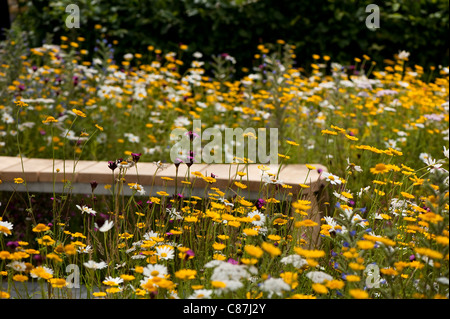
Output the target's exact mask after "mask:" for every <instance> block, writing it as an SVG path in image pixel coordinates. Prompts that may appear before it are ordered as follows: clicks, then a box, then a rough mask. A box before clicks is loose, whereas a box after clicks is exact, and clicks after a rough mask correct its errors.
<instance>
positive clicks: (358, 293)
mask: <svg viewBox="0 0 450 319" xmlns="http://www.w3.org/2000/svg"><path fill="white" fill-rule="evenodd" d="M349 293H350V295H351V296H352V297H353V298H355V299H367V298H369V294H368V293H367V292H365V291H364V290H361V289H350V291H349Z"/></svg>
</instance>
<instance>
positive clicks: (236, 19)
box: [9, 0, 449, 69]
mask: <svg viewBox="0 0 450 319" xmlns="http://www.w3.org/2000/svg"><path fill="white" fill-rule="evenodd" d="M9 1H10V3H12V2H14V1H11V0H9ZM15 2H16V4H17V5H16V9H15V10H14V11H15V12H14V19H13V23H14V24H15V25H16V26H19V28H20V29H21V30H24V31H27V33H28V41H29V42H30V45H31V46H40V45H42V43H43V41H44V39H45V38H46V35H49V34H50V35H51V36H52V37H53V41H54V42H56V43H58V42H59V41H60V39H59V37H60V36H61V35H66V36H69V37H70V38H71V39H76V37H77V36H82V37H85V38H86V40H87V41H86V42H85V43H84V44H83V48H85V49H90V51H91V52H92V50H93V48H94V46H95V43H96V40H97V39H102V38H104V39H107V40H108V42H112V41H113V40H117V41H118V45H117V46H115V55H116V58H117V59H118V60H121V59H122V55H123V54H125V53H128V52H131V53H145V52H146V50H147V46H149V45H154V46H155V47H156V48H159V49H162V50H163V51H165V52H167V51H168V50H171V51H177V48H178V46H179V44H180V43H184V44H188V45H189V50H188V53H193V52H195V51H200V52H202V53H203V54H204V55H205V56H206V57H205V59H206V60H208V57H210V55H212V54H220V53H228V54H230V55H232V56H234V57H235V58H236V60H237V61H238V66H241V67H242V66H245V67H248V66H251V65H252V64H251V63H252V60H253V55H254V54H255V53H256V52H257V50H256V46H257V45H258V44H261V43H273V42H275V41H276V40H277V39H283V40H285V41H286V42H288V43H290V44H294V45H296V49H295V54H296V56H297V58H296V63H297V66H305V65H307V63H310V62H312V55H313V54H319V55H329V56H330V57H331V59H332V61H336V62H339V63H341V64H352V63H353V58H354V57H361V56H362V55H363V54H367V55H368V56H370V57H371V58H372V59H373V60H375V61H377V62H379V63H381V62H382V61H383V59H386V58H392V57H393V55H394V54H396V53H398V52H399V51H400V50H406V51H408V52H410V53H411V55H410V63H411V64H419V65H421V66H424V67H427V66H438V65H443V66H448V65H449V40H448V31H449V1H442V0H428V1H422V0H392V1H378V2H376V1H374V0H371V1H357V0H341V1H334V0H314V1H307V0H289V1H288V0H107V1H106V0H79V1H76V0H60V1H45V0H28V1H25V0H15ZM371 3H373V4H376V5H378V6H379V8H380V28H379V29H376V30H375V31H371V30H369V29H368V28H367V27H366V24H365V21H366V18H367V16H368V15H369V14H370V12H369V13H367V12H366V10H365V9H366V6H367V5H368V4H371ZM69 4H77V5H78V6H79V8H80V15H81V17H80V18H81V19H80V24H81V27H80V28H79V29H76V28H74V29H68V28H66V26H65V20H66V17H67V16H68V15H69V14H68V13H66V11H65V8H66V6H67V5H69ZM95 25H101V26H102V28H101V29H95V28H94V26H95ZM183 59H184V60H185V58H183ZM187 60H188V59H187ZM237 69H239V67H238V68H237Z"/></svg>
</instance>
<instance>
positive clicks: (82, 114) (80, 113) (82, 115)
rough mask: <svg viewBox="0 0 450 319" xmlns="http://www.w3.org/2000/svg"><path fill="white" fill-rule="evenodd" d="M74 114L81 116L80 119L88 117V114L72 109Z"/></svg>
mask: <svg viewBox="0 0 450 319" xmlns="http://www.w3.org/2000/svg"><path fill="white" fill-rule="evenodd" d="M72 112H73V113H75V114H76V115H77V116H80V117H86V114H84V113H83V112H81V111H80V110H77V109H72Z"/></svg>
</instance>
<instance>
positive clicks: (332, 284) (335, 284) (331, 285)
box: [326, 279, 345, 289]
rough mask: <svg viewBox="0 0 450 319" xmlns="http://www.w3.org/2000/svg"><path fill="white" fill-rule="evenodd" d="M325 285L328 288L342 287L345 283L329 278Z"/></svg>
mask: <svg viewBox="0 0 450 319" xmlns="http://www.w3.org/2000/svg"><path fill="white" fill-rule="evenodd" d="M326 286H327V287H328V288H329V289H342V288H344V286H345V283H344V282H343V281H342V280H335V279H333V280H330V281H327V282H326Z"/></svg>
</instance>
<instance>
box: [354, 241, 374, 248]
mask: <svg viewBox="0 0 450 319" xmlns="http://www.w3.org/2000/svg"><path fill="white" fill-rule="evenodd" d="M356 244H357V245H358V247H359V248H360V249H364V250H367V249H372V248H373V247H374V246H375V244H374V243H373V242H371V241H368V240H359V241H358V242H356Z"/></svg>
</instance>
